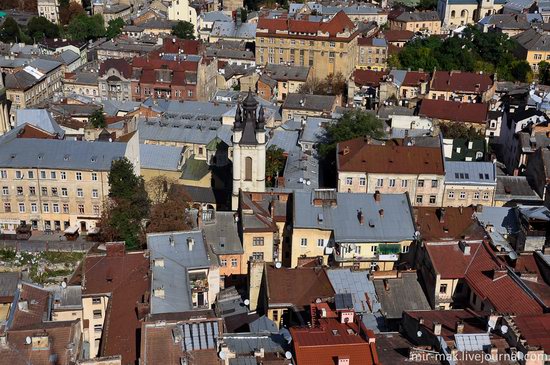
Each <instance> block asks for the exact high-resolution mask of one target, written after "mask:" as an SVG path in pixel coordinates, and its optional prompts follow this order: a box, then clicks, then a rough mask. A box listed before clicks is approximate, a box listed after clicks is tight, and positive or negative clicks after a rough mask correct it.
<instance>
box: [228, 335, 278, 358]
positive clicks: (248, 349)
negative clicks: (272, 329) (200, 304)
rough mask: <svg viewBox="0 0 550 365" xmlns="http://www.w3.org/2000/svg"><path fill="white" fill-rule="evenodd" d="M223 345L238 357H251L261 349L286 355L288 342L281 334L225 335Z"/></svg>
mask: <svg viewBox="0 0 550 365" xmlns="http://www.w3.org/2000/svg"><path fill="white" fill-rule="evenodd" d="M222 341H223V343H225V344H227V347H228V348H229V350H231V352H234V353H236V354H237V355H249V354H253V353H254V351H256V350H259V349H261V348H263V349H264V351H265V352H266V353H276V352H278V353H284V349H283V344H284V343H286V342H287V341H286V340H285V339H284V337H283V336H282V335H279V334H255V333H236V334H229V333H224V334H223V337H222Z"/></svg>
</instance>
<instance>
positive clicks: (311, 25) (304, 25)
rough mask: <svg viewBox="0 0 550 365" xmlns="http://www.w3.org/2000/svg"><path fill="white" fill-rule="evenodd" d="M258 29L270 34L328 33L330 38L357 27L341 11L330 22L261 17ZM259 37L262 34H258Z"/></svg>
mask: <svg viewBox="0 0 550 365" xmlns="http://www.w3.org/2000/svg"><path fill="white" fill-rule="evenodd" d="M258 29H260V30H262V29H265V30H267V31H268V33H276V32H277V31H289V32H295V33H317V32H318V31H319V32H323V33H328V34H329V36H330V37H336V34H338V33H343V32H344V31H346V30H347V31H349V32H353V31H354V30H355V25H354V24H353V22H352V21H351V19H350V18H349V17H348V16H347V15H346V13H344V12H343V11H340V12H338V13H336V14H335V15H334V16H333V17H332V18H331V19H330V20H329V21H326V22H324V21H311V20H307V19H290V18H283V17H281V18H278V19H268V18H265V17H261V18H260V19H259V20H258ZM257 35H258V36H259V37H261V36H262V33H261V32H259V33H258V34H257Z"/></svg>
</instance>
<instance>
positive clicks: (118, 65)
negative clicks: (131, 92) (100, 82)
mask: <svg viewBox="0 0 550 365" xmlns="http://www.w3.org/2000/svg"><path fill="white" fill-rule="evenodd" d="M111 68H114V69H116V70H118V72H120V73H121V74H122V76H124V77H125V78H127V79H129V78H130V77H132V66H131V65H130V64H129V63H128V61H126V60H125V59H123V58H109V59H107V60H105V61H104V62H103V63H102V64H101V66H99V76H103V75H105V73H106V72H107V71H109V70H110V69H111Z"/></svg>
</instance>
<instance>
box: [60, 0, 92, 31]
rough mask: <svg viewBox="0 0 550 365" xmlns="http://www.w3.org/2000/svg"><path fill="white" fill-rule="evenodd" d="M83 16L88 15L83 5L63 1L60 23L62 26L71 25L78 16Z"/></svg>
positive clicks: (66, 0) (61, 3)
mask: <svg viewBox="0 0 550 365" xmlns="http://www.w3.org/2000/svg"><path fill="white" fill-rule="evenodd" d="M81 14H84V15H86V11H85V10H84V8H83V7H82V5H80V4H79V3H77V2H76V1H71V2H69V1H68V0H61V2H60V4H59V21H60V22H61V24H62V25H67V24H69V23H70V22H71V21H72V20H73V19H74V18H75V17H76V16H78V15H81Z"/></svg>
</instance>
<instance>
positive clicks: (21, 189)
mask: <svg viewBox="0 0 550 365" xmlns="http://www.w3.org/2000/svg"><path fill="white" fill-rule="evenodd" d="M17 195H23V187H22V186H18V187H17Z"/></svg>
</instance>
